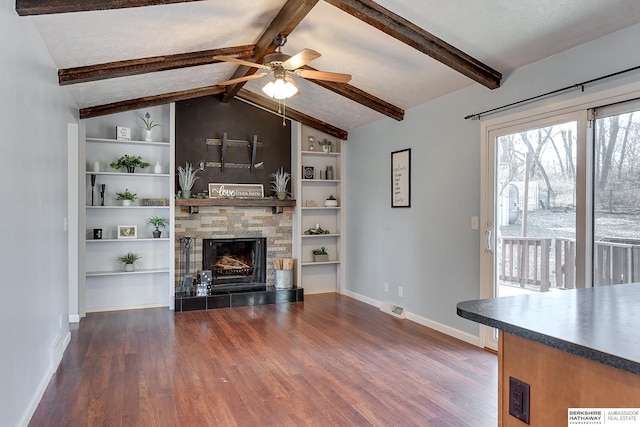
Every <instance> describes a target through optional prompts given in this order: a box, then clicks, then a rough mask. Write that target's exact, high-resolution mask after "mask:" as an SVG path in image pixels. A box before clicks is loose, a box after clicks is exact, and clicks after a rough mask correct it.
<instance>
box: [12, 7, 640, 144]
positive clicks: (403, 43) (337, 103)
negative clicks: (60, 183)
mask: <svg viewBox="0 0 640 427" xmlns="http://www.w3.org/2000/svg"><path fill="white" fill-rule="evenodd" d="M16 11H17V13H18V14H20V15H25V16H27V15H30V16H31V17H30V18H26V19H31V20H32V21H33V22H34V24H35V26H36V27H37V29H38V30H39V32H40V34H41V35H42V38H43V40H44V42H45V44H46V45H47V47H48V49H49V51H50V52H51V55H52V57H53V60H54V62H55V64H56V66H57V67H58V80H59V83H60V84H61V85H67V86H68V88H69V89H70V91H71V94H72V96H73V97H74V98H75V100H76V102H77V103H78V107H79V110H80V116H81V117H83V118H87V117H93V116H97V115H103V114H109V113H113V112H118V111H124V110H128V109H134V108H143V107H145V106H149V105H158V104H163V103H167V102H171V101H178V100H183V99H189V98H194V97H198V96H205V95H216V96H219V97H220V98H221V99H223V100H227V101H228V100H230V99H232V98H233V97H234V96H235V97H237V98H240V99H243V100H246V101H249V102H252V103H254V104H257V105H260V106H262V107H264V108H268V109H272V110H277V109H278V106H277V104H276V103H275V102H274V101H272V100H271V99H269V98H267V97H266V96H265V95H264V94H263V93H262V91H261V88H262V86H264V85H265V84H266V82H267V81H268V78H261V79H256V80H251V81H248V82H246V83H241V84H238V85H230V86H219V85H218V83H220V82H222V81H225V80H228V79H231V78H235V77H241V76H245V75H247V74H249V73H253V72H255V69H253V68H247V67H243V66H238V65H236V64H233V63H228V62H220V61H218V60H216V59H214V58H213V57H214V56H216V55H227V56H234V57H236V58H239V59H245V60H248V61H251V62H258V63H261V62H262V59H263V57H264V56H265V55H266V54H268V53H272V52H273V51H274V50H275V47H276V46H275V44H274V42H273V39H274V37H275V36H277V35H285V36H287V38H288V41H287V44H286V45H285V46H284V47H283V49H282V50H283V52H285V53H288V54H290V55H293V54H295V53H296V52H298V51H300V50H302V49H304V48H309V49H313V50H316V51H318V52H320V53H321V54H322V56H321V57H320V58H318V59H316V60H314V61H313V62H312V63H310V64H309V66H311V67H313V68H314V69H317V70H322V71H332V72H338V73H347V74H351V75H352V77H353V78H352V80H351V81H350V82H349V83H348V84H347V83H327V82H321V81H311V80H305V79H303V78H301V77H297V76H295V77H294V80H295V83H296V85H297V86H298V87H299V88H300V90H301V94H300V95H298V96H296V97H294V98H291V99H289V100H287V102H286V112H287V116H288V117H291V118H293V119H296V120H298V121H301V122H303V123H306V124H309V125H310V126H313V127H315V128H318V129H321V130H324V131H326V132H328V133H330V134H333V135H335V136H338V137H341V138H346V137H347V132H348V130H350V129H354V128H357V127H358V126H361V125H363V124H366V123H370V122H372V121H375V120H378V119H380V118H382V117H385V116H388V117H392V118H393V119H395V120H402V119H403V117H404V111H405V110H406V109H409V108H411V107H414V106H416V105H419V104H422V103H425V102H427V101H429V100H432V99H434V98H437V97H439V96H442V95H445V94H447V93H450V92H453V91H456V90H459V89H461V88H463V87H466V86H468V85H472V84H480V85H483V86H484V87H485V88H486V90H487V93H490V92H491V91H492V90H500V89H499V86H500V84H501V82H503V81H504V80H505V79H507V78H508V76H509V74H510V73H511V72H512V71H513V70H515V69H516V68H518V67H521V66H523V65H526V64H529V63H532V62H535V61H537V60H540V59H542V58H545V57H548V56H551V55H554V54H556V53H558V52H561V51H563V50H566V49H569V48H571V47H574V46H576V45H579V44H582V43H585V42H587V41H589V40H592V39H595V38H598V37H601V36H603V35H605V34H608V33H610V32H613V31H616V30H619V29H621V28H624V27H626V26H629V25H632V24H635V23H638V22H640V2H638V1H637V0H608V1H606V2H603V1H601V0H536V1H535V2H520V1H511V0H475V1H473V2H469V1H465V0H448V1H446V2H443V1H441V0H378V1H377V2H374V1H372V0H324V1H323V0H259V1H256V0H215V1H213V0H212V1H180V0H106V1H98V0H84V1H83V0H51V1H45V0H16Z"/></svg>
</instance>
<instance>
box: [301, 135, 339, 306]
mask: <svg viewBox="0 0 640 427" xmlns="http://www.w3.org/2000/svg"><path fill="white" fill-rule="evenodd" d="M310 136H313V138H314V140H315V141H316V142H315V143H314V150H309V137H310ZM324 139H328V140H330V141H331V142H332V144H331V152H325V151H323V150H322V146H321V145H320V144H319V143H318V141H323V140H324ZM342 144H343V141H341V140H338V139H336V138H334V137H332V136H330V135H327V134H325V133H323V132H320V131H318V130H315V129H312V128H310V127H307V126H300V128H299V133H298V137H297V150H296V157H295V161H294V162H293V165H292V167H296V168H297V169H298V171H297V173H296V174H295V176H296V177H297V179H296V182H295V185H294V187H295V190H296V199H297V209H296V216H295V219H294V224H295V230H296V232H295V236H296V237H295V239H296V241H295V242H294V247H295V248H296V258H297V259H298V263H297V276H296V280H297V285H298V286H300V287H303V288H304V291H305V293H307V294H312V293H321V292H342V282H343V269H342V256H343V254H344V237H343V230H344V218H343V209H342V208H343V202H344V183H343V181H342V178H343V173H344V155H343V152H342ZM328 166H329V167H331V168H332V172H333V176H332V177H330V178H332V179H327V172H326V171H327V167H328ZM305 168H306V169H305ZM308 168H313V177H312V178H311V177H309V176H310V171H309V169H308ZM330 195H333V196H334V197H335V198H336V199H337V200H338V206H331V207H327V206H324V202H325V200H326V198H327V197H328V196H330ZM316 225H317V226H319V227H321V228H322V229H324V230H327V231H329V233H328V234H311V235H308V234H304V232H305V231H306V230H308V229H310V228H314V227H315V226H316ZM321 247H324V248H326V250H327V252H328V254H329V261H320V262H314V260H313V250H314V249H318V248H321Z"/></svg>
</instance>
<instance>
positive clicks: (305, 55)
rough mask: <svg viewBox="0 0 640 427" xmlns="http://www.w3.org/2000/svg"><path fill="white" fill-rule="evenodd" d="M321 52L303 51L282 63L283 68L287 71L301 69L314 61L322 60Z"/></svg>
mask: <svg viewBox="0 0 640 427" xmlns="http://www.w3.org/2000/svg"><path fill="white" fill-rule="evenodd" d="M320 56H322V55H320V52H316V51H315V50H311V49H302V50H301V51H300V52H298V53H296V54H295V55H293V56H292V57H291V58H289V59H287V60H286V61H284V62H283V63H282V66H283V67H284V68H286V69H287V70H290V71H291V70H295V69H296V68H300V67H302V66H303V65H307V64H308V63H309V62H311V61H313V60H314V59H318V58H320Z"/></svg>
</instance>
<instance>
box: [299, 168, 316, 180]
mask: <svg viewBox="0 0 640 427" xmlns="http://www.w3.org/2000/svg"><path fill="white" fill-rule="evenodd" d="M315 173H316V171H315V168H314V167H313V166H302V179H314V178H315Z"/></svg>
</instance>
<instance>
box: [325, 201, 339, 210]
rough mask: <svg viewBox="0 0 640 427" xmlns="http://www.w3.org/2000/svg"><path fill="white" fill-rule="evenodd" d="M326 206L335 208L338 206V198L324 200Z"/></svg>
mask: <svg viewBox="0 0 640 427" xmlns="http://www.w3.org/2000/svg"><path fill="white" fill-rule="evenodd" d="M324 206H325V207H327V208H335V207H337V206H338V201H337V200H325V201H324Z"/></svg>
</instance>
